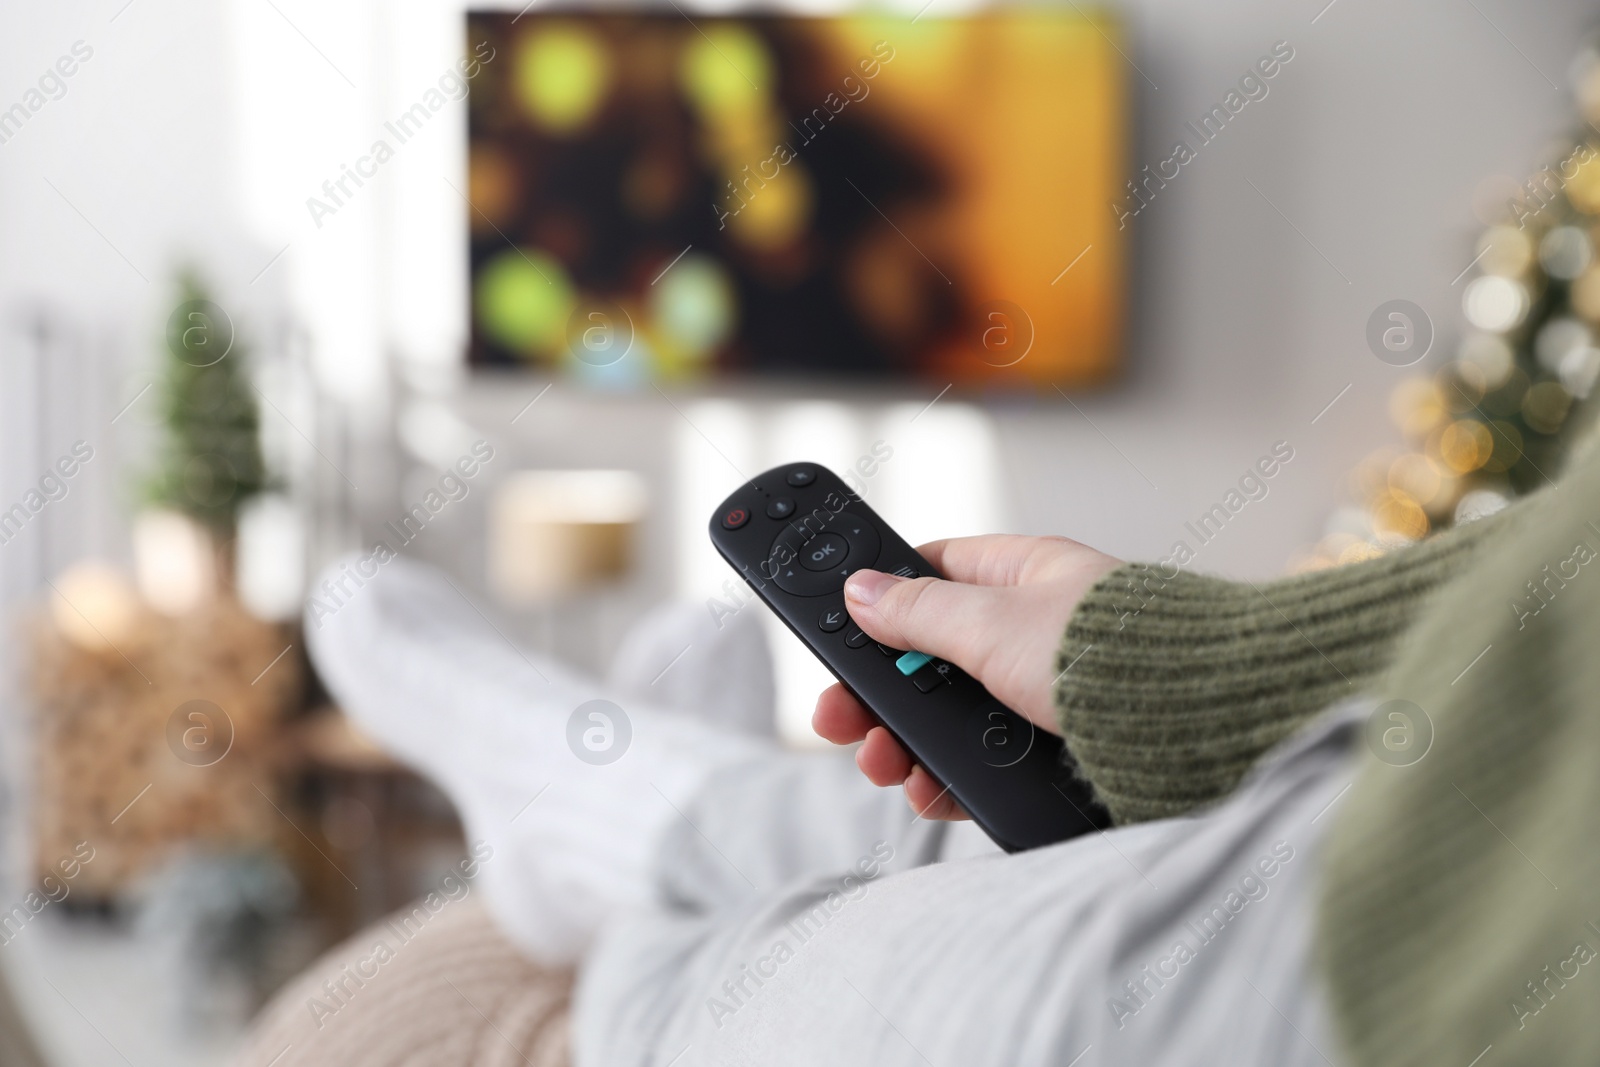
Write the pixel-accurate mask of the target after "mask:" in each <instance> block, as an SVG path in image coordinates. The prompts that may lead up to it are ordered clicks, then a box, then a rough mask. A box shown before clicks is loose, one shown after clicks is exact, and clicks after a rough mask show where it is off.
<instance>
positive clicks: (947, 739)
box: [711, 463, 1110, 852]
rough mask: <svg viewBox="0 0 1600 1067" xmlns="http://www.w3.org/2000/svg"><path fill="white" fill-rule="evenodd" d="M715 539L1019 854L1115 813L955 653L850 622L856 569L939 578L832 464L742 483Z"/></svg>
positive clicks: (721, 514)
mask: <svg viewBox="0 0 1600 1067" xmlns="http://www.w3.org/2000/svg"><path fill="white" fill-rule="evenodd" d="M711 540H712V542H713V543H714V544H715V545H716V546H717V551H718V552H720V553H722V558H723V559H725V560H727V561H728V563H729V564H731V565H732V566H733V568H734V569H735V570H737V571H738V572H739V573H740V575H741V576H743V578H744V579H745V581H746V582H748V583H749V584H750V587H751V588H752V589H754V590H755V592H756V594H757V595H758V596H760V597H761V599H762V600H764V601H766V603H767V606H768V607H770V608H771V609H772V610H773V611H775V612H777V613H778V617H779V618H781V619H782V620H783V621H784V622H785V623H786V624H787V625H788V627H789V629H791V630H793V631H794V632H795V634H796V635H797V636H798V637H799V638H800V640H801V641H803V642H804V643H805V644H806V647H808V648H810V649H811V651H812V652H813V653H814V654H815V655H816V657H817V658H818V659H820V660H821V661H822V662H823V665H824V666H826V667H827V668H828V670H830V671H832V672H833V675H834V677H836V678H838V679H839V681H841V682H843V683H844V684H845V686H846V687H847V688H848V689H849V690H850V691H851V692H852V693H854V694H855V695H856V697H857V698H858V699H859V700H860V701H861V703H862V704H864V705H865V706H866V707H867V709H868V710H869V711H871V712H872V714H873V715H874V716H876V717H877V719H878V721H879V722H881V723H883V725H884V726H885V727H887V728H888V730H889V731H890V733H892V734H893V735H894V736H895V737H896V738H897V739H898V740H899V742H900V744H901V745H902V746H904V747H905V749H906V751H907V752H909V753H910V754H911V757H912V759H914V760H915V761H916V762H917V763H919V764H921V766H922V767H923V769H925V770H926V771H927V772H928V773H929V774H931V775H932V776H933V777H934V778H935V779H937V780H938V781H939V782H940V783H941V784H942V785H944V786H945V787H947V788H948V789H949V791H950V795H951V796H953V797H954V798H955V800H956V802H957V803H959V804H960V805H961V806H962V808H964V809H965V810H966V812H967V813H968V814H969V815H971V816H972V818H973V820H974V821H976V822H977V824H978V825H979V826H981V827H982V828H983V830H984V832H985V833H987V834H988V835H989V836H990V837H992V838H993V839H994V840H995V843H996V844H998V845H999V846H1000V847H1001V848H1003V849H1005V850H1006V851H1007V852H1020V851H1022V850H1024V849H1030V848H1037V847H1039V846H1041V845H1050V844H1054V843H1055V842H1057V841H1064V840H1066V839H1067V838H1070V837H1076V836H1077V835H1079V834H1082V833H1087V832H1089V831H1091V830H1096V829H1101V828H1103V827H1105V826H1107V825H1109V824H1110V819H1109V817H1108V816H1107V814H1106V812H1105V809H1104V808H1102V807H1100V806H1099V805H1098V804H1096V803H1095V802H1094V800H1093V798H1092V796H1091V794H1090V792H1089V788H1088V786H1087V785H1086V784H1085V783H1084V782H1082V781H1080V780H1079V779H1078V778H1077V777H1076V776H1075V775H1074V774H1073V771H1072V766H1071V764H1070V762H1069V760H1068V757H1067V754H1066V751H1065V748H1064V747H1063V745H1062V742H1061V738H1059V737H1057V736H1056V735H1055V734H1053V733H1050V732H1049V731H1046V730H1040V729H1036V728H1035V727H1034V725H1033V724H1032V723H1030V722H1029V721H1028V720H1027V719H1024V718H1023V717H1022V716H1020V715H1018V714H1017V713H1016V712H1014V711H1012V710H1011V709H1010V708H1008V707H1006V706H1005V705H1004V704H1002V703H1000V701H998V700H996V699H995V698H994V697H993V696H991V695H990V693H989V691H988V690H987V689H985V688H984V687H983V686H982V685H981V684H979V683H978V681H977V679H975V678H973V677H971V676H970V675H968V674H966V673H965V672H963V671H962V670H960V669H959V668H958V667H956V666H955V665H954V664H951V663H945V662H943V661H942V660H936V659H933V658H932V657H930V656H927V655H925V654H924V653H921V652H918V651H916V650H914V649H902V648H891V647H889V646H888V645H880V644H878V643H877V642H875V641H873V640H872V639H871V638H869V637H868V636H867V635H866V634H865V633H863V632H862V630H861V628H860V627H859V626H857V625H855V623H854V622H853V621H852V620H851V618H850V615H849V613H848V612H847V611H846V610H845V605H844V580H845V578H846V577H848V576H849V575H850V574H851V573H852V572H854V571H858V570H861V569H863V568H868V567H870V568H873V569H875V570H881V571H887V572H889V573H892V574H901V575H905V576H907V577H923V576H929V577H935V578H936V577H939V575H938V573H937V572H936V571H935V570H934V569H933V567H932V566H931V565H930V564H929V563H928V561H927V560H925V559H923V558H922V556H920V555H919V554H918V553H917V552H916V550H915V549H913V548H912V547H911V546H910V545H908V544H907V543H906V542H905V540H904V539H902V538H901V537H900V536H899V535H898V534H896V533H895V532H894V531H893V530H891V529H890V528H889V526H888V524H887V523H885V522H884V521H883V520H882V519H880V518H879V517H878V516H877V514H876V513H875V512H874V511H873V510H872V509H871V508H869V507H868V506H867V505H866V503H865V502H864V501H863V500H862V499H861V497H860V496H859V495H858V494H857V493H856V492H855V491H854V490H852V489H851V488H850V487H849V486H848V485H846V484H845V482H844V481H843V480H842V479H841V478H840V477H839V476H838V475H836V474H834V473H833V472H832V471H830V470H828V469H827V468H826V467H822V466H820V465H818V464H815V463H791V464H788V465H786V466H782V467H774V468H773V469H772V470H770V471H767V472H766V473H765V474H762V475H761V476H760V477H758V478H755V479H753V480H752V481H750V482H749V483H748V484H746V485H744V486H741V487H740V488H739V489H738V491H736V492H735V493H734V494H733V495H732V496H730V497H728V499H726V500H724V501H723V502H722V506H721V507H720V508H718V509H717V513H716V514H715V515H714V516H712V519H711Z"/></svg>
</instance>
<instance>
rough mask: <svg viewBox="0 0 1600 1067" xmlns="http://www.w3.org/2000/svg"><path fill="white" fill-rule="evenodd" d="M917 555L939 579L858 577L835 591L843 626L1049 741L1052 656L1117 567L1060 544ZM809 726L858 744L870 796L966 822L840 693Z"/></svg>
mask: <svg viewBox="0 0 1600 1067" xmlns="http://www.w3.org/2000/svg"><path fill="white" fill-rule="evenodd" d="M918 551H920V552H921V553H922V555H923V556H924V557H925V558H926V559H927V560H928V561H929V562H930V563H932V564H933V565H934V566H935V567H936V568H938V569H939V571H940V573H942V574H945V575H948V576H949V577H948V579H943V580H941V579H938V578H909V579H908V578H897V577H895V576H894V575H892V574H884V573H882V572H881V571H870V570H864V571H857V572H856V573H854V574H852V575H851V576H850V577H849V579H848V580H847V581H846V582H845V585H844V597H845V606H846V607H847V608H848V609H849V611H850V616H851V618H853V619H855V621H856V623H857V625H859V626H860V627H861V628H862V629H863V630H865V631H866V632H867V634H868V635H869V636H870V637H872V639H873V640H875V641H881V642H882V643H883V644H886V645H889V646H890V647H892V648H903V649H916V650H917V651H919V652H926V653H928V655H930V656H937V657H939V658H940V659H945V660H949V661H950V662H951V663H954V664H955V665H956V666H957V667H960V668H961V669H962V670H964V671H966V672H967V673H968V674H970V675H972V676H973V677H974V678H976V679H978V681H980V682H982V683H983V685H984V687H985V688H987V689H988V690H989V692H991V693H993V694H994V695H995V696H996V697H998V698H999V699H1000V701H1001V703H1003V704H1005V705H1007V706H1008V707H1010V708H1011V709H1012V710H1014V711H1016V712H1017V713H1018V714H1020V715H1022V716H1024V717H1025V718H1027V719H1028V720H1029V721H1030V722H1032V723H1034V724H1035V725H1036V726H1040V727H1042V728H1044V729H1046V730H1049V731H1051V732H1052V733H1054V732H1056V724H1055V709H1054V706H1053V703H1052V697H1051V694H1052V690H1053V689H1054V688H1055V686H1054V682H1055V674H1056V668H1055V659H1056V657H1055V651H1056V647H1057V646H1058V645H1059V644H1060V642H1061V635H1062V633H1063V631H1065V629H1066V626H1067V619H1068V617H1069V616H1071V614H1072V609H1073V608H1074V607H1076V606H1077V603H1078V600H1079V599H1080V598H1082V596H1083V594H1084V593H1086V592H1088V590H1089V587H1090V586H1092V585H1094V583H1095V582H1096V581H1098V580H1099V579H1100V578H1101V577H1102V576H1103V575H1105V574H1106V573H1107V572H1108V571H1110V570H1112V569H1113V568H1114V567H1116V566H1117V565H1118V564H1119V563H1120V562H1121V561H1120V560H1117V559H1113V558H1112V557H1110V556H1107V555H1105V554H1103V553H1100V552H1096V551H1095V550H1094V549H1092V548H1089V547H1087V546H1086V545H1080V544H1079V543H1078V542H1076V541H1069V540H1068V539H1067V538H1065V537H1021V536H1011V535H991V536H987V537H961V538H956V539H954V540H949V541H934V542H932V543H931V544H927V545H923V546H922V547H921V548H920V549H919V550H918ZM811 725H812V728H813V729H815V730H816V731H817V733H819V734H821V735H822V736H823V737H825V738H827V739H828V740H829V741H832V742H833V743H834V744H837V745H848V744H853V743H854V742H856V741H862V742H864V743H863V744H862V746H861V748H860V749H858V750H857V751H856V765H857V766H858V767H860V768H861V772H862V773H863V774H865V775H866V776H867V778H868V779H869V780H871V781H872V782H873V783H874V784H875V785H883V786H890V785H901V784H903V785H904V786H905V790H906V799H907V800H909V801H910V802H911V807H912V810H914V811H916V812H918V813H920V814H921V815H923V816H924V817H926V818H930V819H964V818H966V817H967V816H966V813H965V812H963V811H962V810H961V808H960V807H959V806H958V805H957V804H956V803H955V801H953V800H951V799H950V796H949V795H948V794H947V793H945V792H944V791H943V787H941V786H940V785H938V784H937V783H936V782H935V781H934V780H933V778H932V777H931V776H930V775H929V774H928V772H927V771H925V770H923V769H922V768H921V767H919V766H916V765H915V764H914V763H912V761H911V757H910V756H909V755H908V754H907V753H906V751H905V750H904V749H903V748H901V747H900V745H899V743H898V742H896V741H895V739H894V738H893V737H892V736H890V734H889V731H888V730H885V729H884V728H883V727H882V726H879V725H878V723H877V720H876V719H874V718H873V717H872V716H871V715H870V714H869V713H868V712H867V709H866V708H864V707H862V706H861V703H860V701H858V700H856V698H855V697H853V696H851V695H850V693H849V692H848V691H847V690H846V689H845V688H844V687H843V686H842V685H832V686H829V687H828V688H827V689H825V690H823V691H822V695H821V696H820V697H818V698H817V710H816V713H815V714H814V715H813V716H812V719H811Z"/></svg>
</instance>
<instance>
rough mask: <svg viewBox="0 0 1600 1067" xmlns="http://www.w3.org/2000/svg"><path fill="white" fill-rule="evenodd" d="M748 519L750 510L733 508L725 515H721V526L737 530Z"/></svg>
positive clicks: (725, 528)
mask: <svg viewBox="0 0 1600 1067" xmlns="http://www.w3.org/2000/svg"><path fill="white" fill-rule="evenodd" d="M749 521H750V512H748V511H746V510H745V509H744V508H734V509H733V510H732V511H730V512H728V513H727V514H726V515H724V516H722V528H723V529H724V530H737V529H738V528H739V527H741V526H743V525H744V524H745V523H747V522H749Z"/></svg>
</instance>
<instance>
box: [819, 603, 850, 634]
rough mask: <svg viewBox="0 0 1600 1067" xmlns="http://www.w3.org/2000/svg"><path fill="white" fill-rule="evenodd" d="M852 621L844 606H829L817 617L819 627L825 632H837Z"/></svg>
mask: <svg viewBox="0 0 1600 1067" xmlns="http://www.w3.org/2000/svg"><path fill="white" fill-rule="evenodd" d="M849 621H850V616H848V615H846V614H845V610H844V609H843V608H829V609H828V610H827V611H824V612H823V613H822V614H821V615H820V616H818V618H817V628H818V629H819V630H821V631H822V632H823V633H825V634H831V633H837V632H838V631H840V630H842V629H844V624H845V623H847V622H849Z"/></svg>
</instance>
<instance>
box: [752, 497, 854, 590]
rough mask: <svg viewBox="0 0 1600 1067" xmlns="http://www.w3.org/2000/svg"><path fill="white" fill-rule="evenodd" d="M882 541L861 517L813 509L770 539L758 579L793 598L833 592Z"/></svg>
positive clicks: (840, 586)
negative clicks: (769, 545)
mask: <svg viewBox="0 0 1600 1067" xmlns="http://www.w3.org/2000/svg"><path fill="white" fill-rule="evenodd" d="M882 545H883V540H882V538H880V537H879V536H878V531H877V530H876V529H875V528H874V527H873V525H872V524H871V523H869V522H867V521H866V520H865V519H863V518H862V517H861V516H859V515H852V514H851V513H850V512H848V511H841V512H839V513H838V514H837V515H830V514H828V512H827V511H826V510H825V509H822V508H818V509H817V510H815V511H813V512H811V513H810V514H809V515H806V516H805V517H803V518H798V519H796V520H795V521H794V522H791V523H790V524H789V526H788V528H787V529H786V530H784V531H783V533H781V534H779V535H778V536H777V538H776V539H775V540H774V541H773V542H772V549H771V551H770V552H768V554H767V558H766V559H765V560H763V561H762V562H761V567H760V571H761V577H763V578H770V579H771V581H772V582H773V584H775V585H776V586H777V587H778V588H779V589H782V590H783V591H784V592H785V593H789V594H790V595H792V596H823V595H825V594H828V593H836V592H838V591H839V590H840V589H842V588H843V587H844V580H845V577H846V576H847V575H848V574H850V572H851V571H856V570H860V569H861V568H862V567H870V566H872V564H873V563H874V562H876V561H877V558H878V550H879V548H881V547H882ZM813 555H815V556H816V559H815V560H813V559H812V557H813Z"/></svg>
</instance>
